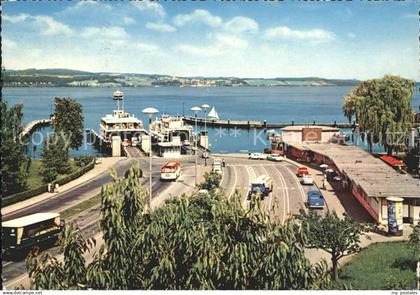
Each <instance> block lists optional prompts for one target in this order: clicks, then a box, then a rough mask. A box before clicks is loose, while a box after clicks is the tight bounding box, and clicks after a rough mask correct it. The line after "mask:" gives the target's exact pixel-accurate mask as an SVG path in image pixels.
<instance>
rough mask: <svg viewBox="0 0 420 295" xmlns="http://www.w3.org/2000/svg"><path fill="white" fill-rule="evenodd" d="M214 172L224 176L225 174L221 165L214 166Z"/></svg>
mask: <svg viewBox="0 0 420 295" xmlns="http://www.w3.org/2000/svg"><path fill="white" fill-rule="evenodd" d="M212 171H213V172H215V173H219V174H222V173H223V169H222V166H221V165H215V166H213V170H212Z"/></svg>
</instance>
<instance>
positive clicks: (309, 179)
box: [300, 174, 314, 185]
mask: <svg viewBox="0 0 420 295" xmlns="http://www.w3.org/2000/svg"><path fill="white" fill-rule="evenodd" d="M300 183H302V184H304V185H312V184H314V179H313V178H312V176H311V175H309V174H306V175H303V176H302V178H301V179H300Z"/></svg>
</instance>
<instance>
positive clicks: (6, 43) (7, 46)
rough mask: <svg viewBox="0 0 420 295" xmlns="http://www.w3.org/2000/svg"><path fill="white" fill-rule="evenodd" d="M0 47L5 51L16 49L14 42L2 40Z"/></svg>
mask: <svg viewBox="0 0 420 295" xmlns="http://www.w3.org/2000/svg"><path fill="white" fill-rule="evenodd" d="M1 45H2V46H4V48H5V49H13V48H16V42H14V41H12V40H9V39H6V38H3V40H2V41H1Z"/></svg>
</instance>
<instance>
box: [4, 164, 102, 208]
mask: <svg viewBox="0 0 420 295" xmlns="http://www.w3.org/2000/svg"><path fill="white" fill-rule="evenodd" d="M93 167H95V159H93V161H92V162H91V163H89V164H88V165H86V166H85V167H83V168H81V169H80V170H77V171H76V172H73V173H72V174H69V175H67V176H65V177H63V178H60V179H57V180H55V181H53V182H52V184H53V187H54V186H55V184H58V185H63V184H66V183H68V182H70V181H72V180H74V179H76V178H78V177H80V176H82V175H83V174H85V173H86V172H88V171H89V170H92V169H93ZM47 191H48V184H43V185H41V186H38V187H36V188H33V189H30V190H27V191H23V192H20V193H17V194H14V195H10V196H8V197H5V198H3V199H2V207H6V206H9V205H13V204H15V203H17V202H21V201H24V200H27V199H29V198H32V197H34V196H37V195H40V194H43V193H45V192H47Z"/></svg>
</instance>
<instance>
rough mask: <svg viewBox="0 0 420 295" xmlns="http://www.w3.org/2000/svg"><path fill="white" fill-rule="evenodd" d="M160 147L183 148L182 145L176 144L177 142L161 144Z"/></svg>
mask: <svg viewBox="0 0 420 295" xmlns="http://www.w3.org/2000/svg"><path fill="white" fill-rule="evenodd" d="M158 146H160V147H181V146H182V144H181V143H176V142H159V143H158Z"/></svg>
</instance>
